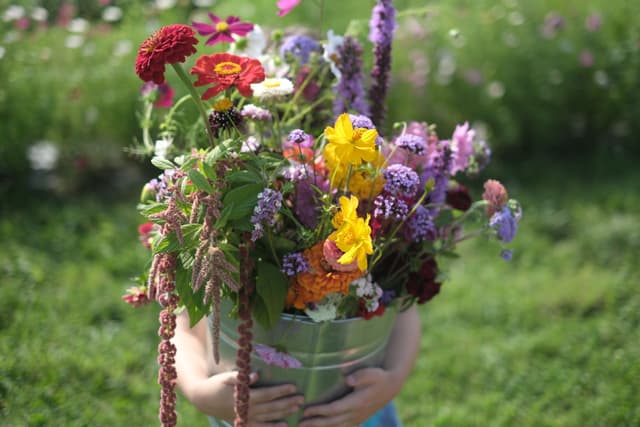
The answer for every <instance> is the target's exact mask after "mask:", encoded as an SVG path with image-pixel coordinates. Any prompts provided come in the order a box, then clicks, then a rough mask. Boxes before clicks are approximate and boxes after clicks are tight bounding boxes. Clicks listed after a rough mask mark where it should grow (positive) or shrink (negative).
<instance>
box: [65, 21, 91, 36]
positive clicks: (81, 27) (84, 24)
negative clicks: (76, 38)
mask: <svg viewBox="0 0 640 427" xmlns="http://www.w3.org/2000/svg"><path fill="white" fill-rule="evenodd" d="M67 30H68V31H71V32H72V33H86V32H87V30H89V21H87V20H86V19H84V18H74V19H72V20H71V22H69V25H67Z"/></svg>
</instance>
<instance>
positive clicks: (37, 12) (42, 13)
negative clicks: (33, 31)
mask: <svg viewBox="0 0 640 427" xmlns="http://www.w3.org/2000/svg"><path fill="white" fill-rule="evenodd" d="M48 17H49V11H48V10H47V9H45V8H44V7H36V8H35V9H33V11H32V12H31V18H32V19H33V20H34V21H38V22H45V21H46V20H47V18H48Z"/></svg>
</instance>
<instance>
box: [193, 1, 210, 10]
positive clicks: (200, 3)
mask: <svg viewBox="0 0 640 427" xmlns="http://www.w3.org/2000/svg"><path fill="white" fill-rule="evenodd" d="M214 4H215V0H193V5H194V6H195V7H202V8H205V7H211V6H213V5H214Z"/></svg>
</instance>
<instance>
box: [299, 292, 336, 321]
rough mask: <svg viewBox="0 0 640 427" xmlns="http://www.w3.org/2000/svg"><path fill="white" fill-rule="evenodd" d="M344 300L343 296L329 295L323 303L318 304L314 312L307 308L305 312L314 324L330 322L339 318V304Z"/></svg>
mask: <svg viewBox="0 0 640 427" xmlns="http://www.w3.org/2000/svg"><path fill="white" fill-rule="evenodd" d="M341 300H342V295H341V294H329V295H327V296H326V297H325V298H324V299H323V300H322V302H321V303H319V304H316V306H315V308H314V309H313V310H311V309H309V308H307V309H305V310H304V312H305V313H306V315H307V316H309V317H310V318H311V320H313V321H314V322H328V321H330V320H335V319H336V317H338V304H340V301H341Z"/></svg>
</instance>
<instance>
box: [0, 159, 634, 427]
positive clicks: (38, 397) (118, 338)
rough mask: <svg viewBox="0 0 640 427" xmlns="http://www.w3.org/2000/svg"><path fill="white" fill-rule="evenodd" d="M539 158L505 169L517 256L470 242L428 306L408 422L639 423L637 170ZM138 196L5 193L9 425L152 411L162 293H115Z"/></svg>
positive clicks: (5, 405) (2, 234) (189, 414)
mask: <svg viewBox="0 0 640 427" xmlns="http://www.w3.org/2000/svg"><path fill="white" fill-rule="evenodd" d="M542 164H544V167H542V166H541V167H533V166H532V165H531V164H526V163H523V164H522V165H520V166H521V167H520V168H513V169H512V170H507V169H505V170H501V171H499V172H498V174H497V178H503V179H504V181H505V182H506V184H507V186H508V188H510V189H511V191H512V193H513V195H514V196H516V197H518V198H520V199H521V201H522V203H523V205H524V206H525V216H524V218H523V221H522V223H521V230H520V235H519V236H518V238H517V239H516V245H515V256H514V259H513V261H512V262H511V263H507V262H504V261H502V260H501V259H500V258H499V256H498V248H496V247H493V246H487V245H483V244H482V242H472V243H471V242H469V243H468V244H466V245H465V246H463V247H461V253H462V254H463V257H462V258H461V259H458V260H454V261H452V262H450V263H449V265H448V268H449V274H450V280H449V281H448V282H447V283H446V284H445V285H444V287H443V290H442V292H441V294H440V295H439V296H438V297H437V298H436V299H435V300H433V301H432V302H431V303H429V304H428V305H426V306H424V307H422V311H421V313H422V319H423V328H424V333H423V337H422V341H421V346H422V352H421V355H420V358H419V361H418V364H417V366H416V368H415V370H414V371H413V374H412V376H411V377H410V379H409V381H408V383H407V385H406V387H405V388H404V390H403V391H402V393H401V395H400V396H399V398H398V406H399V410H400V413H401V417H402V420H403V421H404V423H405V425H406V426H409V427H412V426H415V427H423V426H476V425H477V426H488V425H491V426H502V425H504V426H514V425H518V426H637V425H640V363H639V361H640V328H639V327H640V294H639V293H638V292H637V286H638V284H639V283H640V267H638V264H637V259H638V254H640V227H638V226H639V225H640V214H639V213H638V212H640V195H639V194H638V193H637V191H634V189H637V188H638V184H639V183H640V174H638V173H637V172H633V171H631V169H628V170H629V171H631V172H626V173H615V171H609V172H607V173H604V172H606V171H604V172H603V171H599V170H598V168H597V167H594V166H593V165H591V166H588V165H580V164H579V165H576V166H575V167H573V169H575V170H571V169H569V168H567V167H566V164H563V163H558V164H557V165H550V164H548V163H540V165H542ZM539 170H544V172H545V174H544V176H540V174H539V173H538V172H537V171H539ZM583 171H589V173H585V172H583ZM490 172H494V173H493V174H494V175H495V170H494V171H490ZM501 174H502V175H503V176H500V175H501ZM508 177H509V178H508ZM478 187H479V185H478ZM135 199H136V197H135V196H122V197H117V198H109V199H99V198H97V197H83V198H79V199H77V200H74V201H73V202H66V203H64V202H60V201H54V200H47V199H39V200H37V201H36V200H33V201H31V202H24V203H22V204H21V206H18V207H15V208H14V209H11V210H9V209H7V205H5V204H4V203H3V208H2V209H3V212H2V215H1V216H0V239H1V241H2V242H3V244H2V249H0V254H1V255H0V259H2V263H1V265H0V276H1V277H2V286H1V287H0V359H1V363H0V418H1V419H2V420H3V421H2V423H1V424H2V425H3V426H38V425H43V426H44V425H47V426H48V425H51V426H88V425H92V426H120V425H131V426H149V425H156V424H157V421H156V420H157V405H158V404H157V399H158V398H157V394H158V386H157V385H155V377H156V362H155V351H156V346H157V338H156V329H157V326H156V325H157V320H156V313H157V310H156V309H155V307H146V308H143V309H139V310H134V309H132V308H130V307H129V306H127V305H126V304H124V303H123V302H121V301H120V299H119V296H120V295H121V293H122V291H123V290H124V289H125V288H126V287H127V286H128V284H129V278H130V277H131V276H133V275H135V274H137V273H138V272H139V271H140V269H141V268H142V267H143V265H144V262H145V259H146V254H145V250H144V249H143V248H142V247H141V246H140V245H139V244H138V242H137V235H136V225H137V221H138V217H137V214H136V212H135V209H134V205H135ZM179 412H180V420H181V423H182V425H185V426H206V425H207V422H206V419H205V418H204V417H203V416H201V415H199V414H197V413H196V412H195V411H194V410H193V409H192V408H191V407H190V406H189V405H188V404H187V403H186V402H185V401H184V400H182V401H181V403H179Z"/></svg>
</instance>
